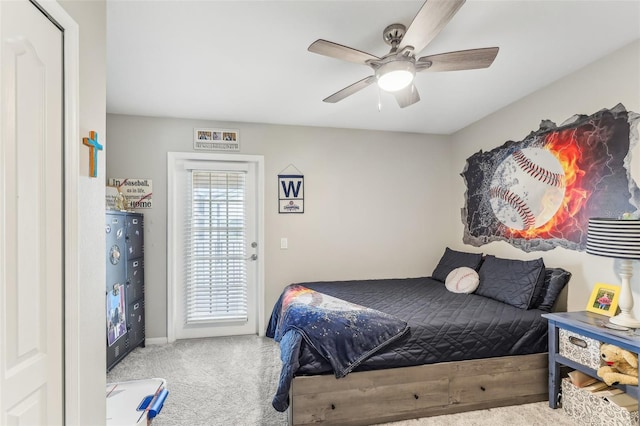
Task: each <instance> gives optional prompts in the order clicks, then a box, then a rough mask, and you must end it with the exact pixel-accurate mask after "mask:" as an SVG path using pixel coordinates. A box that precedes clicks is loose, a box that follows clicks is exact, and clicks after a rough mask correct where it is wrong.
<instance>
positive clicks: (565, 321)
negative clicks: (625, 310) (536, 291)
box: [542, 311, 640, 409]
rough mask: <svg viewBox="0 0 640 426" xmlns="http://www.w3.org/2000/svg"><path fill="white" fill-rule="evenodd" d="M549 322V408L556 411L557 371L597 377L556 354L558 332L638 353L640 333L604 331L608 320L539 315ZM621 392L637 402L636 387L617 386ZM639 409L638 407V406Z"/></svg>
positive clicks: (572, 314) (591, 316)
mask: <svg viewBox="0 0 640 426" xmlns="http://www.w3.org/2000/svg"><path fill="white" fill-rule="evenodd" d="M542 316H543V317H544V318H546V319H547V320H548V321H549V407H551V408H557V407H558V403H559V399H558V396H559V394H560V381H561V379H562V378H561V377H560V367H562V366H567V367H570V368H573V369H574V370H579V371H581V372H583V373H585V374H588V375H590V376H592V377H596V378H597V377H598V376H597V371H596V370H594V369H593V368H591V367H588V366H585V365H583V364H581V363H579V362H575V361H573V360H571V359H569V358H567V357H565V356H562V355H560V354H559V334H560V330H567V331H568V332H573V333H577V334H579V335H582V336H585V337H587V338H590V339H593V340H596V341H598V342H600V343H610V344H613V345H616V346H619V347H621V348H623V349H626V350H629V351H631V352H634V353H636V354H637V353H640V329H637V332H638V333H639V334H636V330H629V331H617V330H612V329H609V328H605V327H604V324H605V323H607V322H608V321H609V317H607V316H604V315H599V314H594V313H592V312H587V311H582V312H556V313H550V314H543V315H542ZM618 387H619V388H620V389H623V390H624V392H626V393H628V394H629V395H632V396H633V397H635V398H637V399H638V401H640V391H639V388H638V386H626V385H620V386H618ZM639 409H640V403H639Z"/></svg>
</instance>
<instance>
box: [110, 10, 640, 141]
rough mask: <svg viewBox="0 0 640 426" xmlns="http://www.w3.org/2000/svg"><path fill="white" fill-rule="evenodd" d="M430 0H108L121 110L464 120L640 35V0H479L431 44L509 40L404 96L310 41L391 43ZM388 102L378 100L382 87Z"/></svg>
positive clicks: (113, 107) (256, 119)
mask: <svg viewBox="0 0 640 426" xmlns="http://www.w3.org/2000/svg"><path fill="white" fill-rule="evenodd" d="M422 4H423V2H422V1H421V0H418V1H413V0H411V1H403V0H395V1H362V0H360V1H337V0H334V1H331V0H321V1H305V0H297V1H293V0H291V1H266V0H262V1H160V0H156V1H148V0H147V1H132V0H108V1H107V111H108V112H109V113H118V114H134V115H145V116H157V117H182V118H195V119H206V120H214V121H237V122H253V123H273V124H290V125H307V126H322V127H341V128H355V129H372V130H392V131H406V132H416V133H436V134H450V133H453V132H455V131H457V130H459V129H461V128H464V127H465V126H467V125H469V124H471V123H473V122H474V121H477V120H479V119H481V118H483V117H485V116H487V115H489V114H491V113H492V112H494V111H496V110H498V109H500V108H503V107H505V106H506V105H509V104H510V103H512V102H514V101H516V100H518V99H520V98H522V97H523V96H526V95H527V94H529V93H532V92H534V91H536V90H538V89H540V88H542V87H544V86H546V85H548V84H550V83H551V82H553V81H555V80H558V79H559V78H561V77H563V76H565V75H567V74H570V73H572V72H573V71H576V70H577V69H579V68H582V67H584V66H585V65H587V64H589V63H591V62H593V61H595V60H597V59H599V58H601V57H603V56H605V55H607V54H609V53H611V52H613V51H615V50H617V49H618V48H620V47H622V46H625V45H626V44H628V43H630V42H632V41H633V40H637V39H640V0H633V1H629V0H627V1H611V0H603V1H586V0H582V1H580V0H574V1H545V0H526V1H514V0H495V1H482V0H468V1H467V3H466V4H465V5H464V6H462V8H461V9H460V11H459V12H458V13H457V15H456V16H454V18H453V19H452V20H451V22H450V23H449V24H448V25H447V26H446V27H445V29H444V30H443V31H442V32H441V33H440V35H439V36H438V37H436V39H435V40H434V41H433V42H432V43H431V44H429V45H428V46H427V47H426V48H425V49H424V50H423V51H422V52H420V53H419V54H418V55H417V56H418V57H420V56H424V55H427V54H436V53H442V52H448V51H455V50H463V49H473V48H480V47H493V46H498V47H500V52H499V53H498V56H497V58H496V60H495V62H494V63H493V65H492V66H491V67H490V68H488V69H483V70H470V71H455V72H441V73H428V72H424V73H420V74H418V75H417V76H416V82H415V84H416V87H417V88H418V90H419V93H420V96H421V98H422V100H421V101H420V102H418V103H417V104H414V105H412V106H409V107H407V108H405V109H400V108H399V107H398V105H397V104H396V101H395V99H394V98H393V97H392V96H391V95H389V94H387V93H384V92H383V93H382V94H379V91H378V89H377V87H376V86H375V85H372V86H370V87H368V88H366V89H364V90H362V91H360V92H358V93H356V94H355V95H352V96H351V97H349V98H346V99H345V100H343V101H341V102H339V103H336V104H329V103H324V102H322V99H324V98H325V97H327V96H329V95H331V94H332V93H334V92H336V91H338V90H340V89H342V88H344V87H345V86H348V85H350V84H351V83H354V82H355V81H357V80H360V79H362V78H364V77H366V76H368V75H371V74H372V72H371V69H370V68H369V67H367V66H363V65H357V64H353V63H350V62H343V61H339V60H337V59H333V58H328V57H325V56H320V55H317V54H313V53H310V52H308V51H307V47H308V46H309V44H311V43H312V42H313V41H315V40H316V39H319V38H324V39H326V40H330V41H333V42H336V43H340V44H343V45H347V46H350V47H353V48H356V49H358V50H363V51H365V52H368V53H371V54H373V55H376V56H383V55H384V54H386V53H387V52H388V50H389V47H388V46H387V45H386V44H385V43H384V42H383V40H382V30H383V29H384V28H385V27H386V26H387V25H389V24H392V23H395V22H399V23H403V24H405V25H407V26H408V25H409V24H410V23H411V20H412V19H413V17H414V16H415V14H416V13H417V12H418V10H419V9H420V7H421V6H422ZM379 99H380V100H381V105H382V108H381V110H380V111H379V110H378V100H379Z"/></svg>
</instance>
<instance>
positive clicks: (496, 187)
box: [489, 147, 565, 230]
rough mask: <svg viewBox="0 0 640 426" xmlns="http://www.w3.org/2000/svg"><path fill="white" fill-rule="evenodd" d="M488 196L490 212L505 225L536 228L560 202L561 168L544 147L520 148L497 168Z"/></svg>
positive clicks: (562, 183)
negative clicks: (491, 210)
mask: <svg viewBox="0 0 640 426" xmlns="http://www.w3.org/2000/svg"><path fill="white" fill-rule="evenodd" d="M489 196H490V202H491V208H492V209H493V213H494V214H495V216H496V218H497V219H498V220H499V221H500V222H502V223H503V224H504V225H506V226H507V227H509V228H511V229H517V230H526V229H532V228H538V227H540V226H542V225H544V224H545V223H547V222H548V221H549V220H550V219H551V218H552V217H553V216H554V215H555V214H556V212H557V211H558V209H559V208H560V206H561V205H562V201H563V200H564V196H565V174H564V169H563V168H562V164H560V161H558V159H557V158H556V156H554V155H553V154H552V153H551V152H550V151H549V150H547V149H544V148H531V147H530V148H523V149H519V150H517V151H514V152H513V153H512V154H511V155H509V156H508V157H507V158H505V159H504V161H502V163H500V165H499V166H498V168H497V169H496V171H495V173H494V174H493V179H492V180H491V186H490V189H489Z"/></svg>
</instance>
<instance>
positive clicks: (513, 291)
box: [475, 255, 545, 309]
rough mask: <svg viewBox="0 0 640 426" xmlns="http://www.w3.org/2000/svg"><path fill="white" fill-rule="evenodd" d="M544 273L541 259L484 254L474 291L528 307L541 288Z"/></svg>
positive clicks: (518, 305)
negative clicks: (477, 283)
mask: <svg viewBox="0 0 640 426" xmlns="http://www.w3.org/2000/svg"><path fill="white" fill-rule="evenodd" d="M544 273H545V267H544V262H543V260H542V259H535V260H516V259H501V258H499V257H495V256H491V255H487V257H486V258H485V259H484V262H483V263H482V266H481V267H480V270H479V271H478V275H479V276H480V285H479V286H478V289H477V290H476V292H475V294H479V295H480V296H485V297H489V298H491V299H495V300H498V301H500V302H504V303H507V304H509V305H512V306H515V307H516V308H520V309H529V308H531V307H532V306H533V304H534V303H535V302H536V301H537V300H538V296H539V294H540V292H541V291H542V287H543V285H544Z"/></svg>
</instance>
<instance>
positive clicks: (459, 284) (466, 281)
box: [444, 266, 480, 293]
mask: <svg viewBox="0 0 640 426" xmlns="http://www.w3.org/2000/svg"><path fill="white" fill-rule="evenodd" d="M478 284H480V277H479V276H478V273H477V272H476V271H475V269H471V268H468V267H466V266H461V267H460V268H456V269H454V270H453V271H451V272H449V275H447V279H446V280H445V282H444V285H445V286H446V287H447V290H449V291H450V292H452V293H473V292H474V291H475V290H476V288H478Z"/></svg>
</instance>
